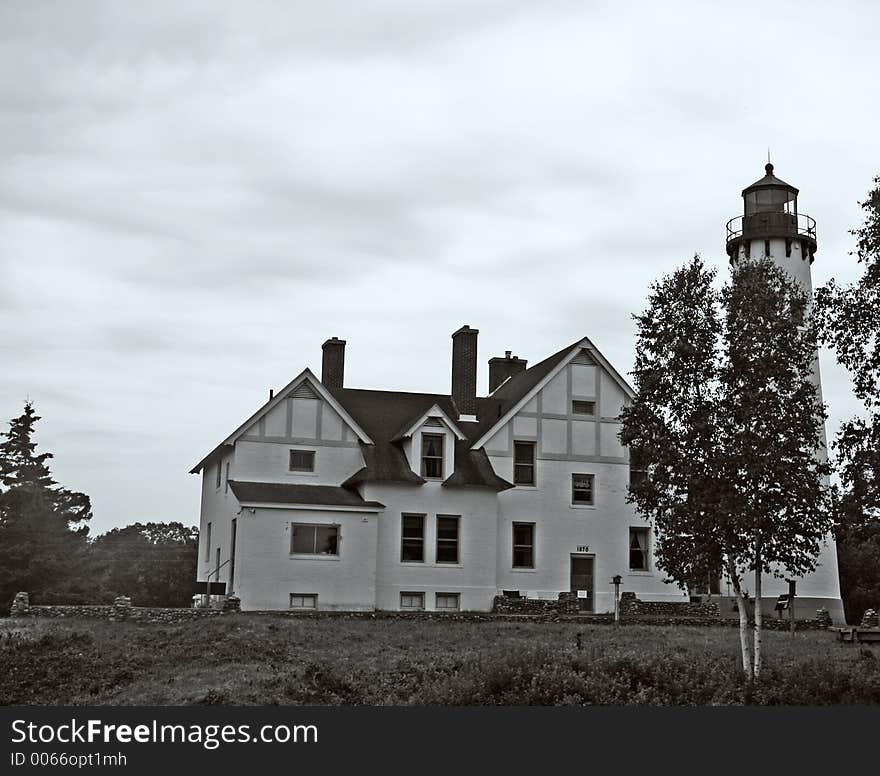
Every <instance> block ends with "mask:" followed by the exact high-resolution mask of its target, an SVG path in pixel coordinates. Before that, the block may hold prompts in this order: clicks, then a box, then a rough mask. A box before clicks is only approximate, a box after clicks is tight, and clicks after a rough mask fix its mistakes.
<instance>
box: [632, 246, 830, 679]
mask: <svg viewBox="0 0 880 776" xmlns="http://www.w3.org/2000/svg"><path fill="white" fill-rule="evenodd" d="M714 281H715V273H714V271H712V270H709V269H707V268H706V267H705V266H704V265H703V263H702V261H701V259H700V258H699V257H698V256H697V257H694V259H693V260H692V261H691V262H690V263H689V264H687V265H685V266H683V267H682V268H680V269H679V270H677V271H676V272H674V273H673V274H672V275H670V276H667V277H664V278H663V279H661V280H660V281H658V282H657V283H655V284H654V285H653V286H652V287H651V292H650V295H649V298H648V305H647V308H646V310H645V312H643V313H642V314H641V315H638V316H636V321H637V324H638V341H637V346H636V364H635V369H634V379H635V384H636V399H635V401H634V402H633V404H632V405H631V406H630V407H628V408H626V409H625V410H624V413H623V418H622V420H623V430H622V433H621V440H622V441H623V443H624V444H627V445H628V446H629V448H630V454H631V455H632V456H633V457H634V459H635V460H636V461H637V468H640V469H643V470H644V471H645V476H644V477H641V478H638V479H635V480H634V482H633V483H631V486H630V495H629V498H630V500H631V501H632V502H633V503H634V504H635V506H636V508H637V509H638V511H640V512H641V513H642V514H643V515H644V516H645V517H646V518H647V519H648V520H649V521H650V522H651V523H652V524H653V526H654V527H655V529H656V530H655V534H656V535H655V552H656V556H657V566H658V567H659V568H660V569H662V570H663V571H665V572H666V573H667V574H668V575H669V578H670V579H671V580H672V581H674V582H676V583H678V584H679V585H681V586H682V587H689V586H690V585H691V584H693V582H694V580H695V579H700V578H703V579H704V578H705V575H706V574H718V573H720V572H722V571H723V572H724V574H725V575H726V576H727V578H728V579H729V581H730V585H731V589H732V590H733V593H734V596H735V598H736V602H737V609H738V612H739V622H740V629H739V631H740V648H741V655H742V666H743V671H744V673H745V675H746V676H747V677H748V678H749V679H753V678H754V677H756V676H758V675H759V674H760V670H761V665H762V639H761V626H762V619H761V612H760V606H759V605H756V607H755V627H754V631H753V633H752V634H751V638H750V633H749V628H750V612H749V608H748V601H747V597H746V592H745V580H746V576H747V575H754V576H753V578H754V597H755V599H756V602H759V601H760V596H761V592H762V575H766V574H775V575H778V576H784V575H789V576H796V575H799V574H803V573H805V572H807V571H810V570H812V569H813V568H814V566H815V559H816V556H817V555H818V552H819V549H820V546H821V542H822V540H823V538H824V536H825V535H826V534H827V532H828V529H829V528H830V509H829V503H830V502H829V498H828V494H827V491H826V489H825V487H824V479H823V478H824V477H826V476H827V473H828V465H827V463H825V459H824V456H822V455H821V454H818V455H817V451H818V448H819V446H820V444H821V440H822V433H821V431H822V423H823V422H824V408H823V407H821V405H820V404H819V402H818V401H817V393H816V388H815V386H814V385H813V383H812V380H811V371H812V360H813V354H814V352H815V338H814V336H813V332H812V328H811V326H810V324H809V321H808V320H807V299H806V296H805V295H804V293H803V291H802V290H801V289H800V287H799V286H798V285H797V284H796V283H795V281H793V280H791V279H790V278H788V277H787V276H786V275H785V274H784V273H783V272H781V271H780V270H779V269H778V268H776V267H775V266H774V265H773V264H772V263H771V262H770V261H768V260H756V261H750V262H745V263H743V264H741V265H740V266H738V267H737V268H736V269H735V270H734V272H733V275H732V277H731V279H730V282H729V283H728V284H727V285H726V286H725V288H724V289H723V290H721V291H720V292H719V291H717V290H716V289H715V287H714Z"/></svg>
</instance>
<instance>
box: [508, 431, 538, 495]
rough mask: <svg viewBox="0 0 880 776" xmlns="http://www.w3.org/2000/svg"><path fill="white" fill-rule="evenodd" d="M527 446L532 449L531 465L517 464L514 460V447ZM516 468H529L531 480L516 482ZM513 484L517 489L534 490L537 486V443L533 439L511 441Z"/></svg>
mask: <svg viewBox="0 0 880 776" xmlns="http://www.w3.org/2000/svg"><path fill="white" fill-rule="evenodd" d="M517 445H529V446H530V447H531V449H532V462H531V464H528V463H524V462H519V463H517V460H516V446H517ZM517 466H531V467H532V480H531V482H518V481H517V478H516V467H517ZM513 484H514V485H516V486H517V487H518V488H535V487H537V486H538V443H537V442H536V441H535V440H534V439H514V440H513Z"/></svg>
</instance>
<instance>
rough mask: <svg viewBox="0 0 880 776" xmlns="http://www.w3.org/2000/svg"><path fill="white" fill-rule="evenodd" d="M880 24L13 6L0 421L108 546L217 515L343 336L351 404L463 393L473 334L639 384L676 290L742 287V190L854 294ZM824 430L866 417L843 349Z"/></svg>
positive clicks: (857, 15) (3, 115) (297, 5)
mask: <svg viewBox="0 0 880 776" xmlns="http://www.w3.org/2000/svg"><path fill="white" fill-rule="evenodd" d="M878 28H880V5H878V4H876V3H873V2H861V3H860V2H841V3H835V4H831V3H827V2H816V3H813V2H804V1H803V0H801V1H800V2H775V3H772V4H770V3H766V2H750V1H744V2H737V3H732V2H728V3H725V4H723V6H722V5H721V4H718V3H696V2H695V3H675V2H664V3H656V2H638V3H630V2H619V1H616V2H585V1H584V0H578V1H573V0H541V2H532V1H531V0H505V1H504V2H502V1H501V0H440V1H438V2H432V1H431V0H426V1H425V2H413V0H375V1H369V2H368V1H367V0H360V1H359V2H358V3H350V2H338V1H337V0H314V1H313V0H298V1H297V2H278V3H261V2H254V1H253V0H251V1H249V2H239V3H231V2H217V1H216V0H211V1H210V2H192V1H190V2H186V3H180V2H177V1H176V0H174V1H173V2H165V1H164V0H151V2H150V3H149V4H148V3H137V4H133V3H118V2H110V0H107V1H106V2H103V1H102V2H94V1H92V2H90V1H89V0H79V1H78V2H76V3H70V2H42V1H41V0H25V1H23V2H17V1H16V0H4V2H3V3H2V4H0V421H2V422H3V425H4V426H5V421H6V420H7V419H11V418H13V417H15V416H17V415H19V414H20V413H21V411H22V408H23V404H24V402H25V400H31V401H33V402H34V405H35V408H36V410H37V412H38V414H39V415H41V416H42V420H41V421H40V423H39V424H38V427H37V434H36V441H37V442H38V444H39V450H40V451H46V450H48V451H51V452H53V453H54V454H55V458H54V460H53V462H52V469H53V473H54V475H55V477H56V479H57V480H58V481H59V482H60V483H62V484H63V485H64V486H65V487H68V488H71V489H75V490H80V491H84V492H86V493H88V494H89V495H90V497H91V499H92V505H93V510H94V517H93V519H92V521H91V525H92V527H91V533H92V535H96V534H99V533H103V532H105V531H107V530H109V529H111V528H113V527H115V526H122V525H127V524H129V523H132V522H135V521H141V522H146V521H170V520H178V521H182V522H184V523H187V524H197V523H198V513H199V478H198V477H196V476H194V475H190V474H188V471H189V470H190V468H192V466H193V465H194V464H195V463H196V462H197V461H199V460H200V459H201V457H202V456H203V455H204V454H205V453H207V452H208V451H209V450H211V449H212V448H213V447H214V446H215V445H216V444H217V443H218V442H219V441H220V440H221V439H223V438H224V437H225V436H226V435H227V434H229V433H230V432H231V431H232V430H233V429H234V428H236V427H237V426H238V425H239V423H241V422H242V421H243V420H244V419H245V418H246V417H248V416H249V415H250V414H251V413H252V412H254V411H255V410H256V409H257V408H258V407H259V406H260V405H261V404H262V403H263V402H264V401H265V400H266V399H267V398H268V391H269V389H270V388H275V389H277V388H280V387H282V386H283V385H285V384H286V383H287V382H289V381H290V380H291V379H292V378H293V377H294V376H295V375H296V374H298V373H299V372H300V371H301V370H302V369H303V368H304V367H306V366H309V367H311V368H312V370H313V371H314V372H315V373H316V374H318V375H320V365H321V344H322V343H323V342H324V340H326V339H327V338H328V337H331V336H338V337H341V338H343V339H345V340H347V342H348V345H347V350H346V372H345V375H346V385H347V386H349V387H358V388H378V389H389V390H409V391H426V392H436V393H444V392H448V391H449V385H450V359H451V347H452V342H451V339H450V335H451V334H452V332H453V331H455V330H456V329H458V328H459V327H460V326H462V325H463V324H469V325H471V326H473V327H475V328H477V329H479V330H480V335H479V360H480V363H481V367H480V370H481V371H480V377H479V384H478V388H479V390H480V391H481V392H485V390H486V383H487V376H488V375H487V372H488V368H487V366H486V362H487V361H488V359H489V358H491V357H493V356H499V355H503V353H504V351H505V350H511V351H513V353H514V354H516V355H519V356H520V357H521V358H526V359H528V360H529V362H530V363H537V362H538V361H540V360H541V359H543V358H544V357H546V356H547V355H549V354H550V353H553V352H555V351H556V350H559V349H560V348H561V347H563V346H565V345H567V344H569V343H570V342H573V341H575V340H576V339H578V338H579V337H581V336H585V335H586V336H589V337H590V339H591V340H592V341H593V342H594V343H595V344H596V345H597V347H599V349H600V350H601V351H602V352H603V353H604V354H605V355H606V357H608V358H609V359H610V360H611V362H612V363H613V364H614V365H615V366H616V367H617V369H618V370H619V371H620V372H622V373H628V372H629V371H630V369H631V368H632V363H633V357H634V347H635V325H634V322H633V320H632V317H631V316H632V314H633V313H635V312H638V311H640V310H641V309H642V308H643V307H644V303H645V299H646V295H647V292H648V288H649V286H650V284H651V282H652V281H653V280H655V279H657V278H659V277H660V276H662V275H663V274H666V273H669V272H671V271H673V270H674V269H675V268H676V267H677V266H679V265H680V264H682V263H683V262H685V261H687V260H688V259H689V258H690V257H691V256H692V255H693V254H694V253H695V252H699V253H700V254H701V255H702V256H703V258H704V260H705V261H706V262H707V263H708V264H710V265H711V266H714V267H717V269H718V271H719V273H720V275H721V277H725V276H726V274H727V273H728V267H727V263H726V255H725V252H724V240H725V229H724V227H725V223H726V222H727V220H728V219H730V218H732V217H734V216H736V215H739V214H740V213H741V210H742V200H741V198H740V192H741V190H742V189H743V188H744V187H745V186H747V185H748V184H750V183H752V182H753V181H755V180H757V179H758V178H760V177H762V176H763V174H764V170H763V167H764V164H765V162H766V158H767V152H768V148H769V150H770V154H771V157H772V161H773V163H774V165H775V167H776V174H777V175H778V176H779V177H780V178H782V179H783V180H785V181H787V182H789V183H791V184H793V185H794V186H797V187H798V188H799V189H800V198H799V209H800V211H801V212H804V213H807V214H809V215H811V216H813V217H814V218H815V219H816V221H817V223H818V242H819V251H818V253H817V256H816V261H815V263H814V265H813V282H814V285H818V284H819V283H823V282H825V281H826V280H828V279H829V278H830V277H832V276H833V277H835V278H837V279H838V280H839V281H843V282H848V281H852V280H854V279H855V278H856V277H857V276H858V267H857V264H856V261H855V258H854V257H853V256H851V255H849V252H850V251H851V250H852V249H853V247H854V238H853V237H852V236H851V235H850V234H849V233H848V230H850V229H852V228H855V227H857V226H858V225H859V224H860V223H861V220H862V215H861V209H860V208H859V205H858V203H859V201H861V200H863V199H865V197H866V195H867V192H868V191H869V190H870V189H871V188H872V179H873V177H874V176H875V175H877V174H880V131H878V126H880V101H878V99H877V73H878V72H880V47H878V46H877V43H876V30H877V29H878ZM821 366H822V374H823V389H824V394H825V399H826V401H827V403H828V405H829V413H830V420H829V423H828V428H829V435H830V436H833V434H834V431H835V429H836V428H837V426H838V425H839V423H840V422H841V420H843V419H845V418H847V417H849V416H851V415H853V414H854V413H856V412H857V411H858V409H859V405H858V404H857V402H856V401H855V399H854V398H853V397H852V394H851V391H850V388H849V378H848V375H847V374H846V373H845V372H844V371H843V370H841V369H840V368H839V367H838V366H836V364H835V362H834V357H833V354H832V353H828V352H823V353H822V354H821Z"/></svg>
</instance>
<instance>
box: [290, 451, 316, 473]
mask: <svg viewBox="0 0 880 776" xmlns="http://www.w3.org/2000/svg"><path fill="white" fill-rule="evenodd" d="M290 471H292V472H313V471H315V451H314V450H291V451H290Z"/></svg>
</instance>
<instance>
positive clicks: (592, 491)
mask: <svg viewBox="0 0 880 776" xmlns="http://www.w3.org/2000/svg"><path fill="white" fill-rule="evenodd" d="M575 477H589V478H590V500H589V501H578V500H577V499H575V497H574V494H575V492H576V490H578V489H576V488H575V486H574V478H575ZM581 490H583V489H582V488H581ZM571 505H572V506H573V507H594V506H596V475H595V474H593V473H592V472H572V474H571Z"/></svg>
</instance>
